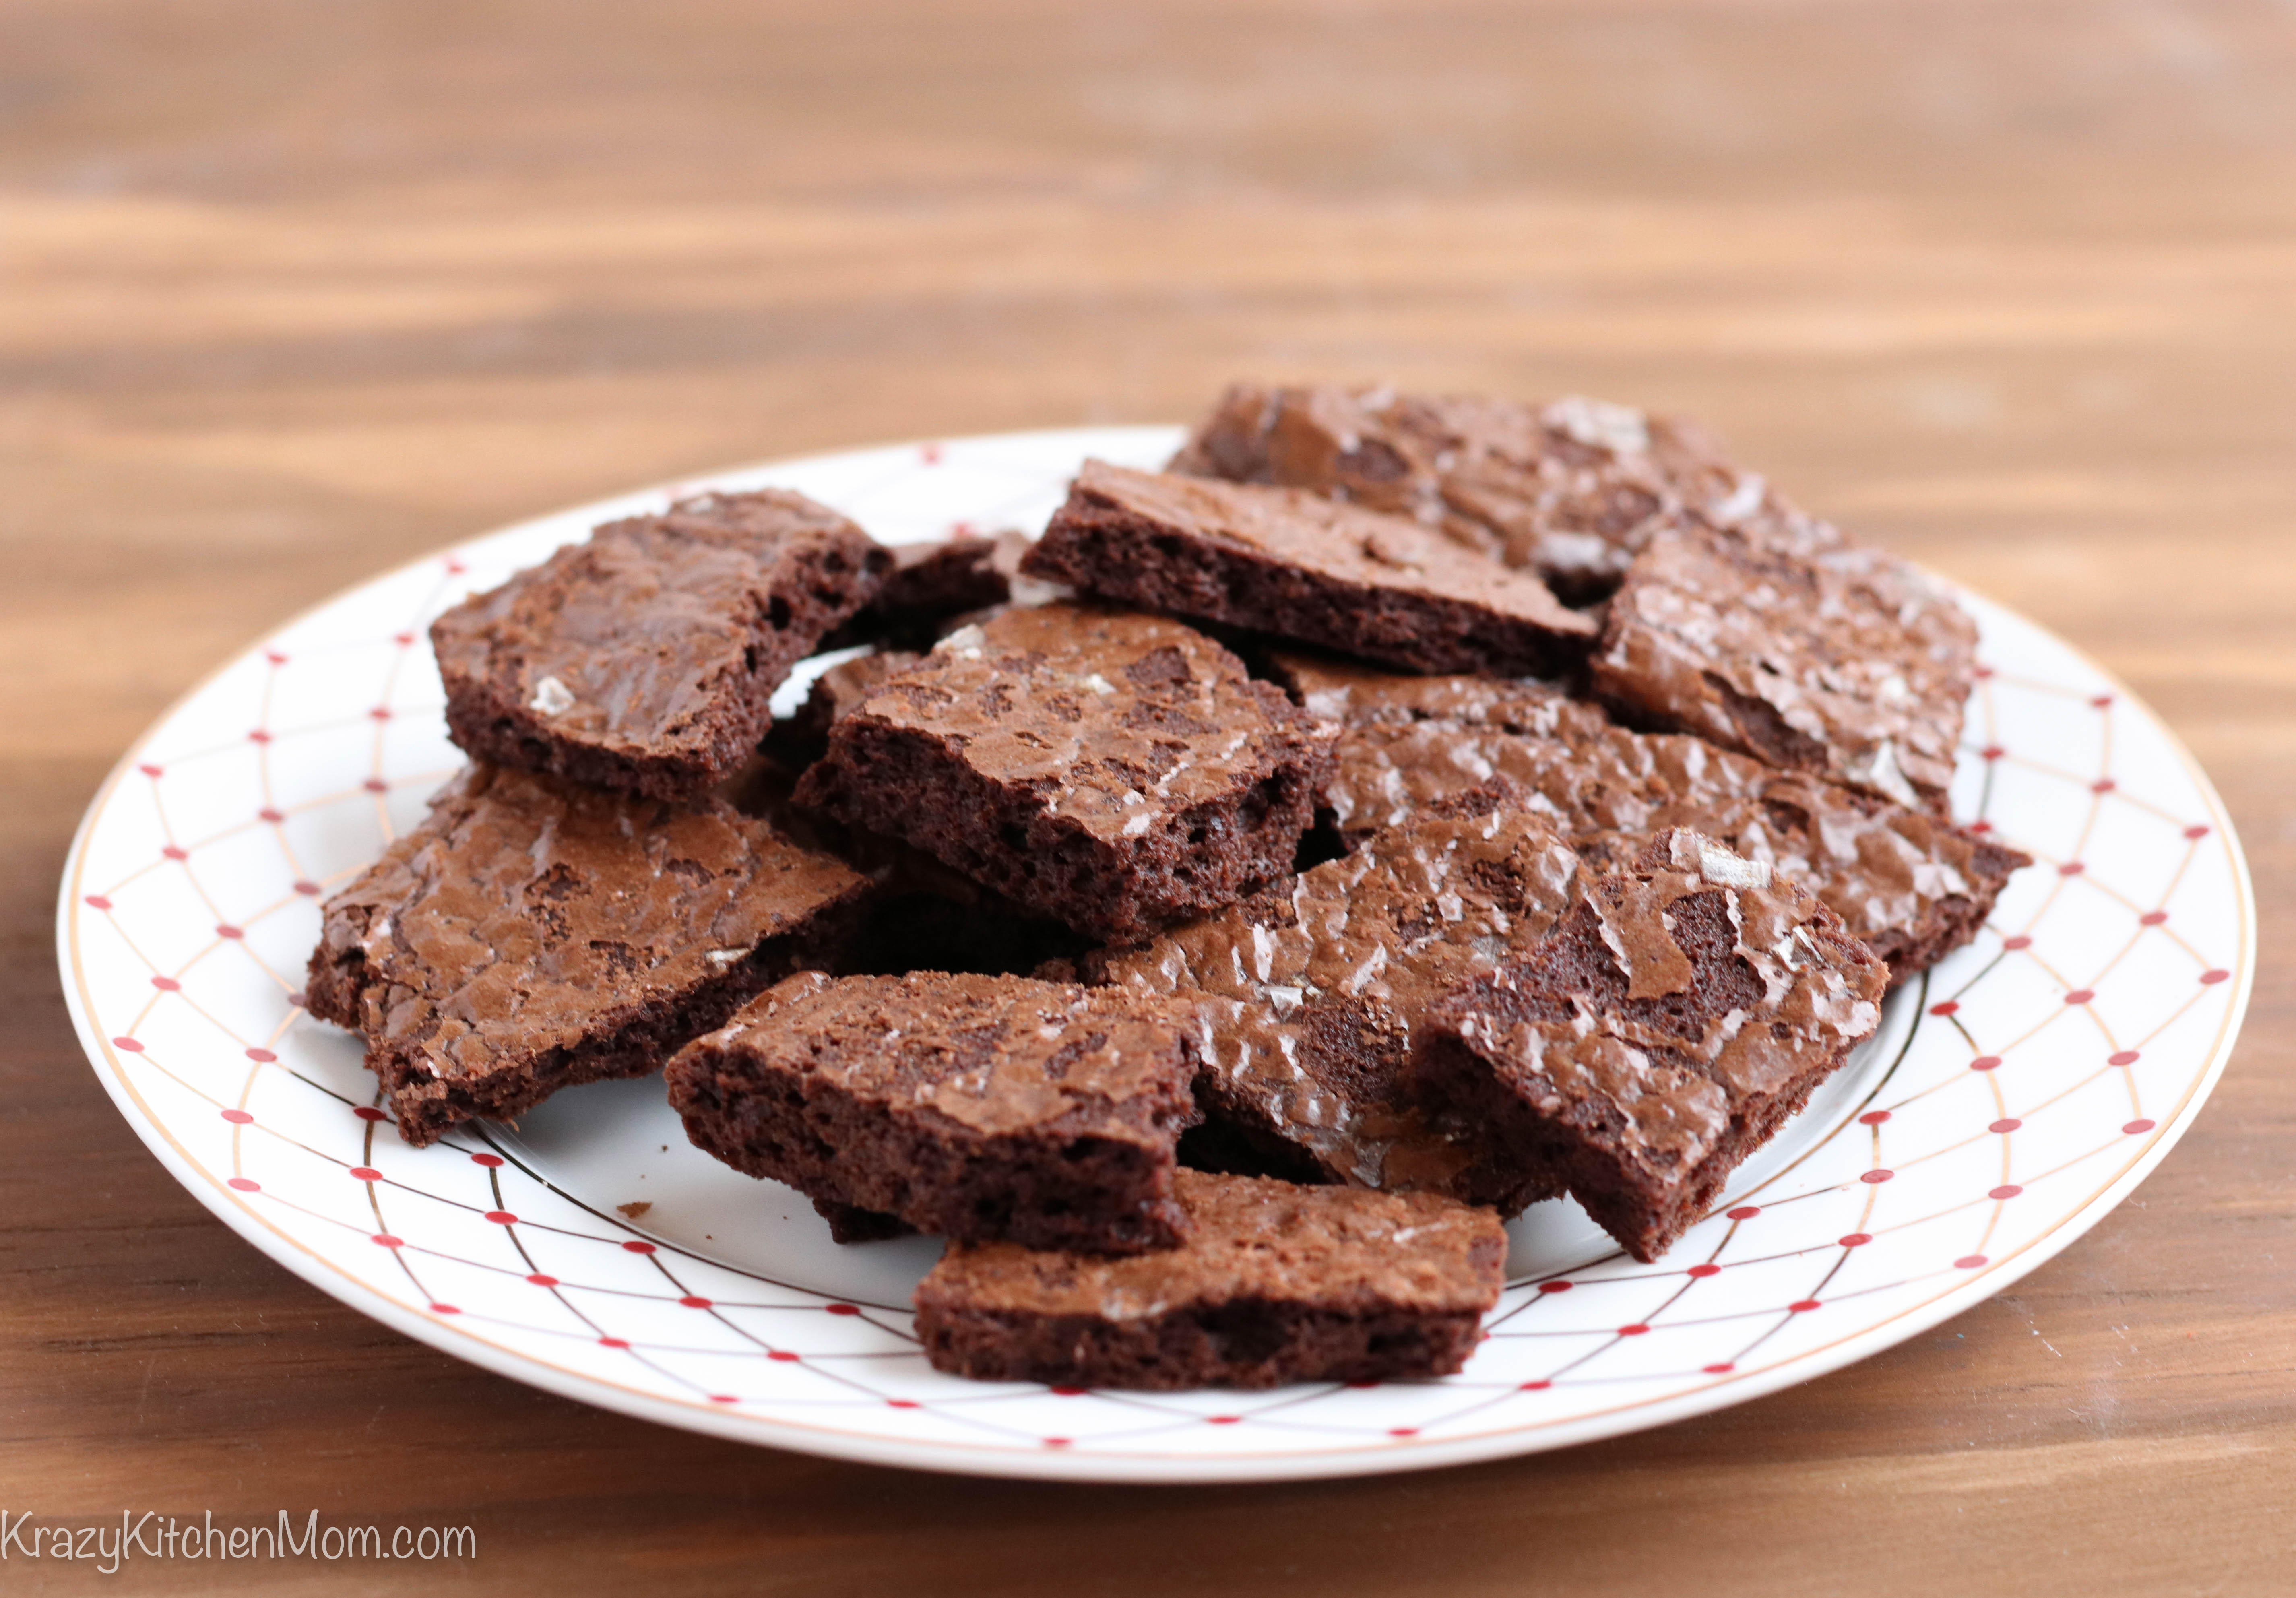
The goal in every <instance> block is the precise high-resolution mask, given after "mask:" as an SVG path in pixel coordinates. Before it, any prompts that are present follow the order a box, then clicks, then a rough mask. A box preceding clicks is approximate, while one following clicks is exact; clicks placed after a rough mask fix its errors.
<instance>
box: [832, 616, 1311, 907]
mask: <svg viewBox="0 0 2296 1598" xmlns="http://www.w3.org/2000/svg"><path fill="white" fill-rule="evenodd" d="M1330 768H1331V732H1330V729H1327V728H1324V727H1323V726H1321V725H1319V724H1317V723H1316V722H1314V721H1312V720H1311V719H1310V718H1309V717H1307V716H1306V715H1305V714H1303V713H1302V712H1301V711H1300V710H1299V709H1297V708H1296V707H1295V706H1293V705H1292V702H1291V701H1289V700H1288V699H1287V698H1285V696H1284V695H1283V692H1282V691H1280V690H1279V689H1277V688H1275V687H1274V686H1272V685H1271V684H1265V683H1255V682H1252V681H1251V680H1250V679H1249V678H1247V677H1246V676H1245V675H1244V672H1243V668H1242V665H1241V664H1240V663H1239V662H1238V661H1237V660H1236V659H1235V658H1234V656H1233V655H1231V654H1229V653H1228V652H1227V651H1226V650H1224V649H1222V648H1220V647H1219V645H1218V644H1216V643H1212V642H1211V640H1210V639H1208V638H1206V637H1204V636H1203V635H1201V633H1198V632H1195V631H1194V630H1193V629H1192V628H1189V627H1183V626H1181V625H1180V624H1179V623H1177V622H1174V621H1168V620H1165V619H1161V618H1159V617H1152V616H1137V615H1127V614H1123V613H1120V612H1113V611H1100V610H1095V609H1091V608H1087V607H1079V606H1076V605H1069V604H1053V605H1045V606H1040V607H1037V608H1034V609H1025V610H1014V611H1005V612H1004V613H1002V614H1000V615H997V616H996V617H993V618H991V619H988V621H987V622H985V623H983V624H981V625H979V626H973V627H963V628H960V629H959V630H958V631H956V632H955V633H953V634H951V635H949V636H948V637H947V638H945V639H943V640H942V641H941V642H940V643H939V644H938V645H936V646H935V647H934V649H933V651H932V652H931V654H930V655H928V656H926V657H925V658H924V659H923V660H920V661H919V662H917V664H916V665H915V666H914V667H913V668H910V669H909V670H907V671H905V672H901V673H899V674H898V675H896V676H891V677H890V678H887V679H886V680H885V681H883V682H882V683H881V684H878V685H877V687H876V689H875V691H874V692H872V693H870V694H869V695H868V697H867V698H866V699H865V701H863V702H862V703H861V704H860V705H859V706H858V707H857V708H856V709H853V710H851V711H850V712H849V714H847V715H845V716H844V717H841V718H840V719H839V720H838V722H837V724H836V725H835V727H834V729H833V730H832V733H831V735H830V741H829V752H828V753H827V754H826V755H824V757H823V758H822V759H821V760H820V761H819V762H818V763H817V764H816V765H815V766H813V767H812V768H811V769H810V770H809V771H808V772H807V773H806V774H805V777H804V780H803V781H802V782H801V783H799V787H798V799H799V802H800V803H803V804H808V805H814V806H818V807H822V808H824V809H825V810H827V811H828V812H829V813H830V814H831V815H834V816H835V817H837V818H838V819H839V820H840V821H843V822H845V823H847V824H849V825H853V826H857V827H861V828H865V829H867V830H869V831H872V832H880V833H883V834H886V835H888V836H891V837H896V838H900V839H903V840H906V841H907V842H909V843H912V844H914V845H915V846H916V847H918V848H922V849H923V850H925V851H926V852H927V853H929V854H931V855H932V856H936V857H937V858H939V859H940V860H942V861H944V862H946V863H947V864H948V865H952V866H954V867H955V868H956V869H957V870H959V871H962V872H964V873H965V874H966V875H968V876H971V877H972V878H973V879H974V880H976V881H980V882H981V883H984V884H986V885H987V886H988V887H991V888H993V889H996V891H998V892H999V893H1001V894H1003V895H1005V897H1007V898H1008V899H1010V900H1012V901H1013V903H1015V904H1017V905H1020V906H1023V907H1024V908H1027V909H1029V910H1031V911H1033V912H1035V913H1037V914H1043V915H1047V916H1051V917H1053V918H1054V919H1056V920H1059V921H1061V922H1065V923H1067V924H1068V925H1069V926H1070V927H1073V928H1075V929H1077V930H1078V931H1080V932H1084V933H1087V934H1088V935H1090V936H1093V937H1096V938H1140V937H1144V936H1145V935H1147V934H1149V933H1151V932H1153V931H1154V930H1157V929H1158V928H1160V927H1162V926H1165V925H1168V924H1169V923H1171V922H1176V921H1179V920H1182V919H1184V918H1185V917H1187V916H1189V915H1192V914H1201V913H1202V912H1204V911H1206V910H1210V909H1212V908H1215V907H1217V906H1220V905H1224V904H1226V903H1227V902H1228V901H1229V900H1231V899H1233V898H1234V897H1236V896H1237V895H1238V894H1239V893H1241V892H1243V891H1244V890H1246V889H1249V888H1251V887H1252V886H1254V885H1256V884H1258V883H1259V882H1262V881H1268V880H1270V879H1272V878H1274V877H1277V876H1281V875H1283V873H1285V872H1287V871H1289V870H1290V868H1291V865H1292V859H1293V856H1294V854H1295V852H1296V850H1297V848H1298V846H1299V841H1300V834H1301V833H1302V832H1304V831H1306V829H1307V826H1308V823H1309V821H1310V820H1311V819H1312V816H1313V814H1314V810H1315V806H1316V799H1317V796H1318V794H1319V793H1320V791H1321V790H1322V787H1323V783H1324V777H1325V775H1326V774H1328V773H1329V771H1330Z"/></svg>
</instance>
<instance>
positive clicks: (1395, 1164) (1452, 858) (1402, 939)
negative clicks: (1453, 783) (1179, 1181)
mask: <svg viewBox="0 0 2296 1598" xmlns="http://www.w3.org/2000/svg"><path fill="white" fill-rule="evenodd" d="M1523 800H1524V796H1523V794H1522V793H1521V791H1518V790H1516V789H1515V788H1513V785H1512V784H1509V783H1506V782H1505V780H1504V779H1501V780H1500V781H1498V782H1497V783H1493V784H1491V785H1490V786H1488V787H1487V788H1485V789H1481V790H1477V791H1471V792H1468V793H1465V794H1463V795H1459V796H1456V797H1455V798H1454V799H1451V800H1448V801H1446V802H1444V803H1439V804H1436V805H1432V806H1429V807H1425V808H1423V809H1422V810H1420V811H1419V812H1418V813H1416V814H1415V815H1413V816H1412V817H1411V819H1410V820H1409V821H1407V822H1406V823H1405V824H1403V825H1401V826H1398V827H1392V828H1390V829H1388V830H1387V831H1385V832H1377V833H1374V834H1373V835H1372V836H1371V837H1370V838H1369V839H1367V840H1365V841H1364V842H1363V844H1362V845H1361V846H1360V847H1359V848H1357V850H1356V852H1355V853H1354V854H1351V855H1349V856H1346V857H1345V858H1343V859H1339V860H1333V861H1327V862H1326V863H1324V865H1318V866H1316V867H1315V868H1314V869H1313V870H1311V871H1308V872H1305V873H1301V874H1300V876H1298V877H1296V878H1291V879H1287V880H1285V881H1281V882H1277V883H1275V884H1272V885H1271V886H1269V887H1267V888H1265V889H1261V890H1260V891H1259V893H1256V894H1254V895H1252V896H1251V897H1249V898H1247V899H1244V900H1243V901H1242V902H1241V903H1239V904H1235V905H1232V906H1228V907H1227V908H1226V909H1225V910H1222V911H1219V912H1218V913H1217V914H1213V915H1211V916H1210V917H1208V918H1206V919H1205V920H1203V921H1200V922H1193V923H1192V924H1190V925H1188V926H1185V927H1181V928H1178V929H1177V930H1174V931H1171V932H1169V933H1167V934H1165V935H1164V936H1163V937H1162V938H1158V939H1157V940H1156V941H1155V942H1153V943H1152V944H1149V945H1148V946H1146V947H1143V948H1138V949H1133V950H1126V951H1119V952H1114V953H1111V954H1108V955H1103V956H1101V957H1099V958H1098V959H1097V960H1096V961H1095V962H1093V963H1092V965H1091V968H1090V969H1091V970H1092V971H1093V973H1094V974H1095V975H1096V976H1098V977H1099V978H1101V979H1103V980H1106V981H1109V982H1112V983H1115V984H1117V985H1118V986H1119V987H1125V988H1130V989H1134V990H1137V991H1143V992H1148V993H1158V994H1167V993H1169V994H1172V995H1175V996H1178V997H1180V998H1184V999H1186V1000H1188V1001H1190V1002H1191V1003H1192V1004H1193V1005H1194V1007H1195V1015H1196V1024H1197V1027H1198V1028H1199V1040H1198V1045H1197V1046H1198V1050H1199V1053H1201V1056H1202V1058H1203V1064H1204V1072H1203V1075H1202V1077H1201V1078H1200V1079H1199V1081H1198V1084H1197V1093H1198V1096H1199V1097H1200V1098H1201V1099H1202V1101H1203V1102H1204V1105H1205V1108H1206V1110H1207V1112H1208V1114H1209V1116H1210V1120H1211V1122H1212V1123H1214V1124H1224V1125H1225V1126H1226V1127H1229V1128H1231V1129H1232V1130H1233V1131H1234V1133H1235V1134H1238V1135H1241V1136H1242V1140H1243V1141H1244V1143H1245V1144H1246V1146H1247V1148H1249V1149H1252V1150H1256V1151H1260V1153H1261V1155H1262V1158H1263V1160H1265V1165H1264V1166H1263V1167H1262V1168H1267V1169H1272V1170H1276V1171H1281V1172H1284V1173H1286V1174H1299V1175H1303V1176H1305V1175H1308V1174H1309V1173H1310V1172H1312V1173H1313V1175H1312V1176H1309V1179H1311V1180H1322V1181H1326V1182H1352V1183H1356V1184H1359V1185H1361V1186H1365V1187H1377V1188H1384V1189H1388V1190H1390V1191H1401V1190H1409V1189H1428V1190H1431V1191H1435V1192H1446V1193H1449V1194H1451V1195H1452V1196H1453V1197H1455V1198H1459V1199H1464V1200H1466V1201H1470V1202H1473V1203H1480V1204H1490V1205H1494V1206H1496V1207H1497V1209H1499V1211H1500V1212H1501V1213H1502V1214H1506V1215H1513V1214H1515V1213H1517V1212H1518V1211H1520V1210H1521V1209H1523V1208H1524V1207H1525V1206H1527V1205H1529V1203H1531V1202H1532V1201H1536V1200H1538V1199H1544V1198H1551V1197H1553V1196H1554V1193H1555V1192H1556V1191H1557V1190H1556V1188H1555V1186H1554V1182H1553V1179H1552V1176H1551V1173H1550V1172H1549V1171H1548V1170H1547V1169H1546V1168H1545V1167H1544V1166H1541V1165H1539V1164H1538V1163H1537V1162H1531V1163H1528V1164H1526V1163H1523V1162H1520V1161H1515V1160H1511V1159H1509V1158H1508V1157H1507V1156H1506V1154H1505V1151H1498V1150H1495V1149H1493V1148H1492V1147H1491V1146H1489V1144H1488V1142H1487V1140H1485V1139H1483V1138H1481V1137H1480V1135H1478V1133H1477V1129H1476V1128H1475V1127H1473V1126H1472V1125H1471V1124H1455V1123H1450V1122H1447V1121H1446V1120H1445V1119H1444V1118H1443V1117H1441V1116H1440V1115H1439V1114H1436V1113H1431V1112H1430V1111H1428V1110H1423V1108H1422V1107H1421V1106H1420V1105H1419V1104H1417V1103H1416V1102H1414V1100H1413V1098H1412V1096H1411V1095H1410V1094H1409V1093H1408V1091H1407V1085H1406V1068H1407V1067H1408V1065H1409V1062H1410V1059H1411V1050H1412V1040H1413V1036H1414V1032H1415V1028H1416V1027H1417V1025H1418V1023H1419V1020H1420V1019H1421V1017H1422V1016H1423V1015H1424V1014H1425V1012H1427V1010H1428V1009H1429V1008H1430V1007H1431V1005H1433V1004H1435V1003H1436V1002H1437V1001H1439V999H1441V998H1442V997H1443V996H1445V995H1446V994H1447V993H1448V992H1449V991H1450V990H1451V989H1452V988H1454V987H1457V986H1458V985H1459V984H1460V983H1461V982H1464V981H1465V980H1466V979H1469V978H1470V977H1472V976H1475V975H1476V974H1478V973H1480V972H1482V971H1489V970H1491V969H1492V968H1493V967H1494V966H1496V965H1497V964H1498V963H1499V962H1500V961H1502V960H1503V959H1505V957H1506V955H1507V952H1508V951H1509V950H1510V949H1512V948H1513V947H1517V946H1518V945H1522V944H1527V943H1529V941H1530V940H1531V939H1532V938H1536V937H1537V936H1538V934H1540V933H1542V932H1544V931H1546V929H1547V928H1548V927H1549V926H1551V925H1553V923H1554V920H1555V918H1556V917H1557V916H1559V915H1561V914H1562V912H1563V911H1564V910H1566V909H1568V908H1569V907H1570V904H1571V879H1572V876H1573V874H1574V873H1576V872H1577V870H1578V868H1579V857H1578V856H1576V855H1575V854H1573V853H1572V852H1571V850H1570V847H1569V846H1568V845H1567V844H1566V843H1564V842H1563V840H1562V838H1561V837H1560V836H1559V835H1558V834H1557V833H1556V832H1555V831H1554V827H1553V826H1552V825H1551V824H1549V823H1548V822H1546V821H1545V820H1543V819H1541V818H1539V817H1538V816H1537V815H1532V814H1530V813H1529V811H1528V810H1527V808H1526V807H1525V805H1524V802H1523ZM1303 1165H1304V1166H1305V1169H1304V1170H1303V1169H1302V1166H1303Z"/></svg>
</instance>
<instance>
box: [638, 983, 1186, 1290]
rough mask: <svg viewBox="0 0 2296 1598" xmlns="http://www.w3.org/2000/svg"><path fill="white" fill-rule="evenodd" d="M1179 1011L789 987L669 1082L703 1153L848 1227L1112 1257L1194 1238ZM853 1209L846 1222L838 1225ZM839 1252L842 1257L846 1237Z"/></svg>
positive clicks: (755, 1006)
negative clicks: (1181, 1190) (1181, 1185)
mask: <svg viewBox="0 0 2296 1598" xmlns="http://www.w3.org/2000/svg"><path fill="white" fill-rule="evenodd" d="M1185 1019H1186V1017H1185V1010H1184V1009H1183V1008H1182V1007H1181V1006H1178V1005H1175V1004H1171V1003H1170V1002H1169V1001H1164V1000H1159V999H1154V998H1151V997H1148V996H1143V995H1135V994H1126V993H1119V992H1116V991H1113V990H1108V989H1099V990H1095V989H1089V988H1084V987H1074V986H1070V985H1066V984H1060V983H1052V982H1037V981H1031V980H1029V979H1025V978H1020V977H985V976H951V975H944V974H941V973H938V972H916V973H913V974H911V975H908V976H902V977H851V978H845V979H831V978H828V977H825V976H822V975H820V974H819V973H817V972H809V973H806V974H804V975H800V976H797V977H792V978H791V979H789V980H788V981H786V982H783V983H782V984H781V985H780V986H779V987H775V988H773V989H772V990H771V991H769V992H767V993H765V994H762V995H760V996H758V998H756V999H754V1000H752V1001H751V1002H750V1004H748V1005H746V1006H745V1007H744V1008H743V1009H742V1011H741V1012H739V1013H738V1014H736V1015H735V1016H734V1018H733V1019H732V1020H730V1021H728V1022H727V1023H726V1025H725V1026H724V1027H722V1028H719V1029H717V1030H716V1031H714V1032H712V1033H710V1034H709V1036H707V1037H701V1038H697V1039H695V1040H694V1041H693V1043H691V1044H689V1045H686V1046H685V1048H684V1049H683V1050H681V1051H679V1053H678V1054H677V1056H676V1059H674V1060H672V1061H670V1062H669V1065H668V1069H667V1071H666V1072H665V1075H666V1077H667V1078H668V1084H669V1099H670V1102H671V1104H672V1105H673V1106H675V1107H676V1110H677V1111H678V1113H679V1114H680V1115H681V1116H683V1117H684V1118H685V1130H686V1135H687V1136H688V1137H690V1138H691V1139H692V1140H693V1143H694V1146H695V1147H697V1148H700V1149H701V1150H703V1151H707V1152H708V1153H709V1154H711V1155H712V1156H714V1157H716V1158H717V1159H718V1160H723V1161H725V1162H726V1164H727V1165H730V1166H732V1167H733V1168H734V1169H736V1170H739V1171H742V1172H745V1173H747V1174H748V1175H750V1176H762V1177H770V1178H772V1179H774V1180H775V1181H779V1182H785V1183H788V1184H790V1185H791V1186H792V1187H794V1188H796V1189H797V1190H798V1191H799V1192H802V1193H804V1194H806V1195H807V1196H808V1197H809V1198H811V1199H813V1200H814V1201H815V1205H816V1209H822V1211H823V1213H824V1215H825V1216H828V1217H830V1219H831V1222H832V1227H833V1228H835V1229H837V1230H838V1231H840V1233H843V1234H846V1235H849V1234H850V1233H853V1232H854V1231H855V1230H857V1229H858V1228H861V1227H865V1225H867V1224H868V1223H867V1221H866V1220H865V1219H861V1218H859V1217H855V1216H854V1215H852V1214H851V1213H849V1212H851V1211H863V1212H868V1213H869V1214H871V1215H873V1216H876V1217H897V1218H898V1220H899V1221H900V1222H902V1223H904V1224H905V1225H908V1226H913V1227H914V1228H916V1229H917V1230H919V1231H922V1232H933V1233H942V1234H944V1235H947V1236H948V1237H952V1238H961V1239H966V1240H971V1241H975V1242H980V1241H987V1240H990V1239H1009V1240H1011V1241H1013V1242H1019V1243H1022V1244H1026V1245H1028V1246H1029V1247H1032V1248H1073V1249H1083V1250H1092V1251H1096V1252H1103V1253H1129V1252H1135V1251H1137V1250H1145V1249H1169V1248H1171V1247H1173V1246H1174V1245H1176V1244H1177V1243H1178V1242H1180V1241H1181V1239H1182V1237H1183V1236H1184V1235H1185V1232H1186V1227H1187V1220H1186V1217H1185V1215H1184V1214H1183V1213H1182V1212H1181V1210H1180V1209H1179V1207H1178V1206H1177V1204H1176V1203H1174V1201H1173V1199H1172V1173H1173V1170H1174V1158H1173V1150H1174V1145H1175V1144H1176V1143H1177V1142H1178V1139H1179V1135H1180V1133H1181V1131H1182V1130H1183V1128H1185V1127H1186V1126H1188V1125H1189V1124H1190V1123H1191V1122H1192V1121H1193V1120H1194V1119H1195V1104H1194V1100H1193V1097H1192V1096H1191V1094H1190V1085H1191V1083H1192V1082H1193V1079H1194V1077H1195V1072H1196V1058H1195V1051H1194V1048H1193V1041H1192V1039H1191V1038H1190V1037H1188V1035H1187V1030H1186V1027H1185ZM840 1212H843V1213H840ZM840 1241H843V1236H840Z"/></svg>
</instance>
